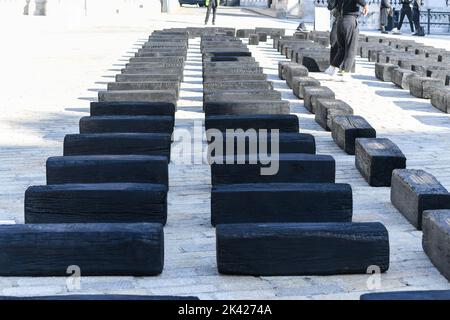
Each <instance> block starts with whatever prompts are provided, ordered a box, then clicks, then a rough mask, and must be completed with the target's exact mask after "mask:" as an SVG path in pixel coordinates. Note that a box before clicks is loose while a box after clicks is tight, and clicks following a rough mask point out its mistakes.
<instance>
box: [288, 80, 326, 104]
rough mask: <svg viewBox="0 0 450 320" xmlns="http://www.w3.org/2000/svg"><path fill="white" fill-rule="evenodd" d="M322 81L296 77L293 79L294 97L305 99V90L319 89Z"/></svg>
mask: <svg viewBox="0 0 450 320" xmlns="http://www.w3.org/2000/svg"><path fill="white" fill-rule="evenodd" d="M319 86H320V81H319V80H316V79H314V78H312V77H294V78H293V79H292V91H293V93H294V95H295V96H296V97H297V98H299V99H303V98H304V96H303V93H304V92H303V90H304V88H305V87H319Z"/></svg>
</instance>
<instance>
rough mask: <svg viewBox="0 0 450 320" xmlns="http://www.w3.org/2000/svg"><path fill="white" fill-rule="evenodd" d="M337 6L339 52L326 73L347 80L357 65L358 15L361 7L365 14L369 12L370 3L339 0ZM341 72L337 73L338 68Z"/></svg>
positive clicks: (359, 0)
mask: <svg viewBox="0 0 450 320" xmlns="http://www.w3.org/2000/svg"><path fill="white" fill-rule="evenodd" d="M336 3H337V4H336V8H337V9H338V10H339V12H340V17H339V19H338V22H337V45H338V49H337V53H336V55H335V57H334V59H333V61H331V63H330V64H331V67H332V68H328V69H327V70H326V73H327V74H329V75H331V76H333V77H335V76H337V77H338V79H339V80H341V81H346V80H347V78H348V74H349V73H350V72H352V70H353V67H354V65H355V59H356V53H357V49H358V36H359V29H358V17H359V15H360V12H359V7H362V8H363V11H362V13H363V15H364V16H367V14H368V13H369V5H368V4H367V2H366V0H337V1H336ZM337 69H339V72H338V73H337V74H336V75H335V73H336V70H337Z"/></svg>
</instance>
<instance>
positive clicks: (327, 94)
mask: <svg viewBox="0 0 450 320" xmlns="http://www.w3.org/2000/svg"><path fill="white" fill-rule="evenodd" d="M318 98H327V99H334V98H335V95H334V92H333V90H331V89H330V88H328V87H324V86H319V87H317V86H314V87H304V89H303V102H304V106H305V108H306V109H307V110H308V111H309V112H311V113H315V112H316V103H317V101H316V100H317V99H318Z"/></svg>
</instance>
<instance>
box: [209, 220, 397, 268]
mask: <svg viewBox="0 0 450 320" xmlns="http://www.w3.org/2000/svg"><path fill="white" fill-rule="evenodd" d="M216 240H217V266H218V269H219V272H220V273H222V274H235V275H253V276H289V275H334V274H367V270H368V268H369V267H372V266H377V267H379V268H380V270H381V272H385V271H387V270H388V268H389V235H388V232H387V230H386V228H385V227H384V226H383V225H382V224H381V223H377V222H375V223H341V222H340V223H273V224H222V225H217V227H216Z"/></svg>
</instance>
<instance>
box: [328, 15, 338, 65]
mask: <svg viewBox="0 0 450 320" xmlns="http://www.w3.org/2000/svg"><path fill="white" fill-rule="evenodd" d="M337 42H338V40H337V19H335V20H334V22H333V26H332V28H331V32H330V46H331V49H330V62H331V61H333V60H334V57H335V56H336V54H337V51H338V48H339V46H338V43H337Z"/></svg>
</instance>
